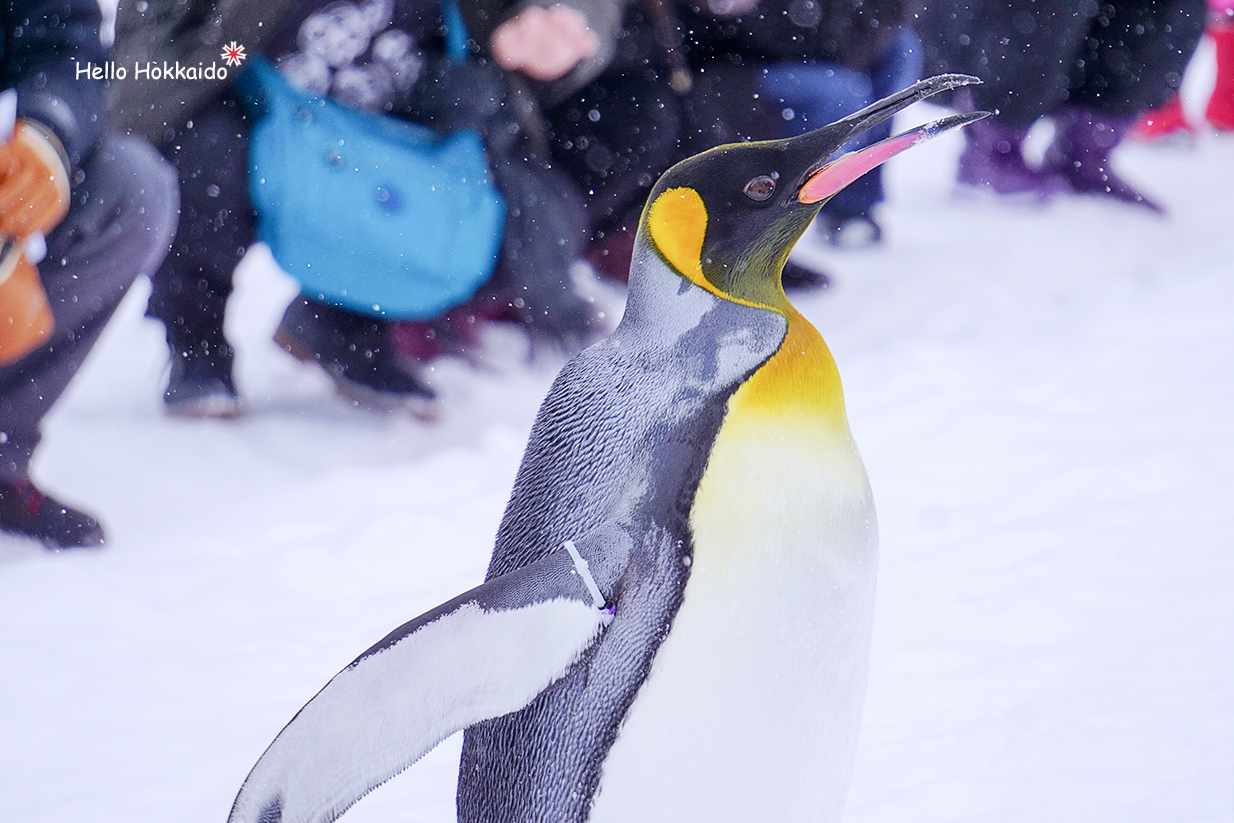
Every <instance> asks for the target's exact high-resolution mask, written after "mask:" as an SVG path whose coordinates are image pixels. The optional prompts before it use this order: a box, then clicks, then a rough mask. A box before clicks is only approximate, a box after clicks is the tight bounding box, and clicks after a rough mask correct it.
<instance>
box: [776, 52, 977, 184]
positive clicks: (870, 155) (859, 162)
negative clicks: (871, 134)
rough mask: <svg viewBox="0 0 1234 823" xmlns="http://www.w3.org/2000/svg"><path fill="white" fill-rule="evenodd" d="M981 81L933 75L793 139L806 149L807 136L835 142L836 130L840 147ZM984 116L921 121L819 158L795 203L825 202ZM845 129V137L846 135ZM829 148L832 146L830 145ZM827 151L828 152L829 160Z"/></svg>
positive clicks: (803, 179)
mask: <svg viewBox="0 0 1234 823" xmlns="http://www.w3.org/2000/svg"><path fill="white" fill-rule="evenodd" d="M980 82H981V80H980V79H979V78H976V77H973V76H971V75H967V74H941V75H939V76H937V77H931V78H929V79H928V80H922V81H921V82H920V83H917V84H916V85H913V86H910V87H909V88H907V89H904V90H903V91H899V92H896V93H895V94H893V95H891V96H890V97H887V98H884V99H883V100H879V101H878V102H877V103H874V104H873V105H871V106H867V107H866V108H864V109H862V110H861V111H859V112H857V113H856V114H852V115H849V116H848V117H846V118H844V119H843V120H840V121H837V122H836V123H833V124H832V125H831V126H828V127H826V128H825V129H820V130H819V131H818V132H811V133H810V134H804V135H802V136H801V137H798V138H795V140H800V141H804V145H803V146H802V148H803V149H804V148H806V147H807V146H809V144H810V142H811V141H810V138H811V137H812V136H813V135H815V134H820V133H821V132H826V133H827V136H828V137H830V138H831V140H833V141H834V139H835V134H836V133H837V132H839V134H840V135H841V136H842V139H841V141H840V142H841V144H843V143H846V142H848V141H849V140H851V139H852V138H853V137H856V136H857V135H858V134H861V133H862V132H864V131H868V130H869V129H872V128H874V127H875V126H877V125H878V124H880V123H882V122H884V121H886V120H887V119H888V118H890V117H892V116H894V115H895V113H896V112H898V111H900V110H901V109H904V108H907V107H908V106H911V105H912V104H913V103H916V102H917V101H919V100H925V99H926V98H927V97H930V96H932V95H935V94H938V93H939V92H942V91H947V90H948V89H954V88H957V87H959V86H969V85H973V84H976V83H980ZM989 116H990V112H987V111H976V112H971V113H969V114H956V115H952V116H951V117H944V118H943V119H941V120H935V121H933V122H931V123H926V124H925V125H924V126H918V127H917V128H915V129H912V130H910V131H906V132H904V133H903V134H898V135H896V136H895V137H889V138H887V139H886V140H883V141H880V142H878V143H875V144H874V145H872V146H866V147H865V148H863V149H858V150H857V151H851V152H849V153H848V154H845V155H842V156H841V157H838V158H836V159H835V160H832V161H830V162H828V161H827V157H823V158H822V159H820V160H819V161H818V162H817V163H816V164H815V165H814V166H812V167H811V168H810V169H808V170H807V171H806V173H805V174H804V175H803V177H802V181H801V183H800V185H799V187H798V190H797V200H798V202H800V203H803V204H812V203H819V202H821V201H823V200H826V199H827V198H828V197H831V196H832V195H833V194H835V193H836V192H838V191H839V190H840V189H842V188H844V187H845V186H847V185H848V184H849V183H852V182H853V181H854V180H856V179H857V178H858V177H860V176H861V175H863V174H865V173H866V172H868V171H869V170H870V169H872V168H875V167H876V166H880V165H882V164H883V163H885V162H887V161H888V160H890V159H891V158H892V157H895V156H896V155H897V154H899V153H900V152H902V151H904V150H905V149H909V148H912V147H913V146H915V145H917V144H918V143H922V142H925V141H926V140H929V139H930V138H931V137H934V136H935V135H938V134H941V133H943V132H945V131H948V130H950V129H954V128H956V127H958V126H963V125H965V124H968V123H972V122H973V121H974V120H980V119H982V118H983V117H989ZM846 130H847V133H845V131H846ZM831 145H832V146H834V145H835V144H834V142H832V143H831ZM830 153H831V152H828V156H829V155H830Z"/></svg>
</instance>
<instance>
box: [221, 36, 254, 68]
mask: <svg viewBox="0 0 1234 823" xmlns="http://www.w3.org/2000/svg"><path fill="white" fill-rule="evenodd" d="M246 57H248V55H247V54H245V53H244V46H238V45H236V41H235V40H232V41H231V43H230V44H228V45H226V46H224V47H223V60H224V61H225V62H226V63H227V65H229V66H238V65H240V64H241V63H243V62H244V58H246Z"/></svg>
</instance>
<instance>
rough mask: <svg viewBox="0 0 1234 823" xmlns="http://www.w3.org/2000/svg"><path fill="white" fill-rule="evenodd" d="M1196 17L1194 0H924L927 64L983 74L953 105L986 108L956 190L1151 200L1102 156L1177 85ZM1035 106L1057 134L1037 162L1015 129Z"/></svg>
mask: <svg viewBox="0 0 1234 823" xmlns="http://www.w3.org/2000/svg"><path fill="white" fill-rule="evenodd" d="M1204 19H1205V5H1204V0H1113V1H1112V2H1098V0H1050V1H1049V2H1034V0H1012V2H1000V3H994V2H984V1H983V0H931V1H930V2H929V3H927V4H926V6H925V8H924V9H923V11H922V12H921V15H920V18H919V22H918V31H919V33H920V34H921V37H922V41H923V43H924V46H925V55H926V71H927V72H931V73H932V72H936V71H952V72H964V73H968V74H975V75H977V76H978V77H980V78H981V79H982V80H983V81H985V82H984V84H983V85H980V86H974V87H971V88H970V89H967V90H965V92H964V93H962V94H960V95H957V97H956V98H955V99H954V101H953V102H954V105H955V106H956V107H957V108H960V109H973V108H976V109H984V110H988V111H993V112H995V113H996V116H994V117H990V118H986V119H985V120H982V121H980V122H978V123H974V124H973V125H972V127H970V128H967V129H965V130H964V138H965V149H964V153H963V154H962V155H961V157H960V162H959V169H958V171H957V175H956V179H957V183H958V185H959V186H960V189H961V191H970V192H983V191H984V192H992V193H994V194H996V195H1000V196H1006V197H1015V198H1020V199H1026V200H1030V201H1043V200H1046V199H1048V198H1050V197H1052V196H1054V195H1058V194H1071V193H1075V194H1091V195H1096V196H1099V197H1107V198H1111V199H1114V200H1118V201H1121V202H1125V203H1132V204H1137V205H1140V206H1144V207H1147V208H1149V209H1151V210H1153V211H1158V212H1159V211H1161V208H1160V206H1158V205H1157V204H1156V203H1154V202H1153V201H1152V200H1150V199H1148V198H1147V197H1145V196H1144V195H1143V194H1142V193H1141V192H1140V191H1139V190H1138V188H1136V187H1135V186H1134V185H1132V184H1131V183H1129V182H1128V181H1126V180H1124V179H1123V178H1122V177H1121V176H1120V175H1119V174H1118V173H1117V172H1116V171H1115V170H1114V169H1113V167H1112V165H1111V157H1112V155H1113V153H1114V150H1115V149H1116V148H1117V147H1118V145H1119V143H1121V142H1122V140H1123V138H1124V137H1126V136H1127V134H1128V132H1129V131H1130V130H1131V128H1132V126H1133V125H1134V124H1135V123H1136V120H1137V119H1138V118H1139V116H1140V115H1141V114H1142V113H1143V112H1144V111H1146V110H1148V109H1151V108H1154V107H1157V106H1160V105H1162V104H1163V103H1165V101H1166V100H1167V99H1169V97H1170V96H1171V95H1174V94H1176V93H1177V92H1178V88H1179V86H1180V85H1181V83H1182V78H1183V73H1184V71H1185V70H1186V67H1187V63H1188V61H1189V60H1190V59H1191V55H1192V54H1193V53H1194V52H1195V48H1196V44H1197V43H1198V41H1199V38H1200V35H1201V33H1202V32H1203V29H1204ZM1043 117H1049V118H1051V119H1052V120H1053V121H1054V126H1055V136H1054V142H1053V144H1052V145H1051V146H1050V148H1049V150H1048V151H1047V153H1046V156H1045V160H1044V163H1043V164H1042V165H1040V166H1035V165H1032V164H1030V163H1029V161H1028V160H1027V159H1026V158H1025V156H1024V152H1023V145H1024V138H1025V137H1026V135H1027V134H1028V131H1029V129H1030V128H1031V127H1032V125H1033V124H1034V123H1036V122H1037V121H1038V120H1039V119H1041V118H1043Z"/></svg>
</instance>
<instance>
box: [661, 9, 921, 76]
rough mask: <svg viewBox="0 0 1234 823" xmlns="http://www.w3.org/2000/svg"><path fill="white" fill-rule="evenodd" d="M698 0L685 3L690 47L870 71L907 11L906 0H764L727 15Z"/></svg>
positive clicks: (699, 53)
mask: <svg viewBox="0 0 1234 823" xmlns="http://www.w3.org/2000/svg"><path fill="white" fill-rule="evenodd" d="M711 5H718V4H708V3H706V2H698V0H686V2H682V3H681V6H680V8H681V10H680V16H681V23H682V25H683V27H684V29H685V32H686V37H685V40H686V49H687V51H688V52H689V54H690V61H691V63H694V64H696V65H698V64H703V63H706V62H709V61H713V60H724V61H728V62H732V61H733V60H734V58H736V59H739V60H740V61H742V62H746V63H782V62H800V61H811V62H813V61H818V60H825V61H829V62H835V63H840V64H841V65H843V66H846V67H847V68H850V69H854V70H856V71H869V70H870V69H871V68H872V67H873V66H874V65H875V64H877V63H878V62H879V61H880V60H881V59H882V58H883V57H884V56H885V55H886V53H887V50H888V49H889V48H890V47H891V44H892V43H893V42H894V41H895V39H896V36H897V35H898V34H899V32H900V29H901V28H902V26H903V22H904V20H905V17H906V14H907V4H906V3H905V2H904V0H761V1H760V2H759V3H758V5H757V6H755V7H754V8H753V9H752V10H750V11H749V12H746V13H744V14H742V15H740V16H737V17H725V16H723V15H721V14H718V13H717V12H716V11H715V10H713V9H712V7H711Z"/></svg>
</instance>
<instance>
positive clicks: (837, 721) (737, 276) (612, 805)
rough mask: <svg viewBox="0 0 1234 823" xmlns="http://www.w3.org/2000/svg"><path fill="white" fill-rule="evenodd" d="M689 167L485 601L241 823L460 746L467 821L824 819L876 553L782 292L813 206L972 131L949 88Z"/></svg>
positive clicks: (544, 445) (286, 773) (282, 779)
mask: <svg viewBox="0 0 1234 823" xmlns="http://www.w3.org/2000/svg"><path fill="white" fill-rule="evenodd" d="M975 82H979V81H977V80H976V78H972V77H966V76H962V75H944V76H940V77H935V78H931V79H929V80H925V81H922V82H921V83H918V84H916V85H915V86H912V87H911V88H908V89H905V90H904V91H901V92H899V93H897V94H895V95H892V96H891V97H888V98H887V99H885V100H882V101H880V102H878V103H875V104H874V105H872V106H870V107H868V108H866V109H863V110H862V111H860V112H857V113H856V114H853V115H851V116H849V117H847V118H845V119H843V120H840V121H838V122H836V123H833V124H831V125H828V126H825V127H823V128H821V129H818V130H816V131H813V132H810V133H808V134H805V135H801V136H798V137H794V138H790V139H786V140H775V141H767V142H755V143H744V144H735V145H729V146H722V147H719V148H716V149H712V150H710V151H708V152H705V153H703V154H701V155H697V156H695V157H692V158H689V159H687V160H685V161H682V162H681V163H679V164H678V165H676V166H674V167H673V168H672V169H670V170H669V171H668V172H666V173H665V174H664V175H663V177H662V178H661V179H660V180H659V181H658V182H657V184H656V185H655V186H654V187H653V189H652V191H651V194H650V196H649V198H648V202H647V206H646V207H645V209H644V211H643V215H642V219H641V223H640V226H639V232H638V238H637V241H636V245H635V253H634V258H633V262H632V266H631V274H630V288H629V295H628V299H627V305H626V311H625V314H624V316H623V317H622V320H621V322H620V323H619V324H618V326H617V328H616V329H615V330H614V331H613V333H612V334H611V335H610V336H609V337H607V338H605V339H604V340H601V341H600V342H598V343H596V344H595V345H593V346H592V347H590V348H588V349H587V350H585V351H584V352H582V353H581V354H579V355H578V356H576V357H575V358H574V359H572V360H571V361H570V362H569V363H567V364H566V366H565V367H564V368H563V369H562V371H561V373H560V374H559V375H558V376H557V378H556V379H555V380H554V382H553V385H552V387H551V389H550V390H549V393H548V396H547V397H546V399H545V400H544V403H543V405H542V406H541V408H540V411H539V414H538V416H537V418H536V422H535V424H534V426H533V429H532V432H531V436H530V439H529V442H528V444H527V450H526V452H525V454H524V457H523V460H522V463H521V465H520V468H519V471H518V475H517V477H516V480H515V484H514V490H513V493H512V495H511V498H510V501H509V503H508V505H507V508H506V511H505V515H504V518H503V520H502V522H501V526H500V528H499V531H498V534H497V539H496V545H495V550H494V553H493V557H492V561H491V563H490V566H489V569H488V574H487V578H486V581H485V582H484V583H483V584H482V585H480V586H478V587H477V588H475V589H472V590H471V591H469V592H467V593H465V594H463V595H460V596H459V597H457V598H455V599H454V600H451V601H450V602H448V603H445V604H444V605H442V606H439V607H438V608H436V609H433V610H432V611H430V612H428V613H426V614H423V615H421V616H420V617H417V618H415V619H414V620H412V621H410V622H409V623H406V624H405V625H403V626H400V627H399V628H397V629H395V630H394V631H393V632H391V633H390V634H389V635H388V636H386V637H385V638H384V639H382V640H381V641H379V642H378V643H377V644H376V645H374V646H373V647H372V648H370V649H368V650H367V651H365V652H364V653H363V654H361V655H360V657H358V658H357V659H356V660H355V661H354V662H353V663H352V664H351V665H349V666H348V667H347V668H346V669H344V670H343V671H342V672H340V673H339V674H338V675H336V676H335V677H334V678H333V679H332V680H331V681H330V682H329V683H328V684H327V685H326V686H325V687H324V688H323V689H322V690H321V691H320V692H318V694H317V695H316V696H315V697H314V698H313V699H312V700H311V701H310V702H309V703H308V704H306V705H305V706H304V708H302V709H301V710H300V712H299V713H298V714H296V716H295V717H294V718H293V719H292V721H291V722H290V723H289V724H288V725H287V726H286V727H285V728H284V729H283V731H282V732H281V733H280V734H279V735H278V737H277V738H275V740H274V742H273V743H271V744H270V746H269V748H268V749H267V750H266V751H265V753H264V754H263V755H262V756H261V758H260V759H259V760H258V762H257V764H256V765H255V766H254V767H253V769H252V771H251V772H250V774H249V776H248V779H247V780H246V781H245V783H244V785H243V786H242V787H241V789H240V793H239V795H238V797H237V798H236V801H235V803H234V805H233V807H232V812H231V817H230V823H328V822H329V821H332V820H334V819H335V818H337V817H338V816H339V815H341V814H342V813H343V812H344V811H345V810H346V809H347V808H348V807H349V806H351V805H352V804H353V803H355V802H356V800H358V799H359V798H360V797H362V796H363V795H365V794H366V793H368V792H369V791H371V790H372V789H373V788H375V787H376V786H378V785H379V784H381V783H383V782H384V781H386V780H388V779H389V778H390V777H392V776H394V775H396V774H398V773H399V772H400V771H402V770H403V769H406V768H407V767H408V766H410V765H411V764H412V763H414V762H415V761H416V760H417V759H418V758H419V757H421V756H422V755H423V754H424V753H425V752H427V751H428V750H430V749H431V748H433V747H434V746H435V745H437V744H438V743H439V742H440V741H441V740H443V739H445V738H446V737H447V736H449V735H450V734H452V733H454V732H456V731H459V730H465V734H464V742H463V753H462V761H461V764H460V768H459V782H458V797H457V806H458V819H459V820H460V821H463V823H582V822H583V821H587V823H683V821H704V820H705V821H708V823H727V822H728V821H732V822H733V823H738V822H740V823H750V822H751V821H776V823H807V821H808V823H826V821H833V820H836V819H838V817H839V816H840V814H841V813H842V810H843V805H844V800H845V794H846V791H847V784H848V781H849V776H850V772H851V770H852V764H853V758H854V753H855V749H856V739H857V732H858V727H859V722H860V715H861V707H862V700H863V697H864V692H865V681H866V669H867V660H868V657H869V646H870V631H871V623H872V616H873V603H874V589H875V579H876V576H877V528H876V525H875V514H874V505H873V500H872V497H871V493H870V486H869V482H868V481H867V478H866V472H865V468H864V467H863V465H862V462H861V458H860V456H859V454H858V451H857V448H856V446H855V445H854V443H853V439H852V436H851V434H850V432H849V426H848V422H847V420H846V417H845V410H844V399H843V393H842V390H841V386H840V378H839V375H838V372H837V370H836V365H835V362H834V360H833V359H832V356H831V354H830V352H829V351H828V349H827V346H826V344H825V343H824V342H823V339H822V337H821V336H819V334H818V332H817V331H815V329H814V328H813V326H811V325H810V323H809V322H808V321H806V319H805V318H804V317H802V316H801V315H800V314H799V313H798V312H797V311H796V310H795V309H794V308H793V307H792V306H791V305H790V304H789V302H788V300H787V299H786V297H785V295H784V291H783V289H782V287H781V284H780V273H781V270H782V268H783V266H784V262H785V260H786V259H787V257H788V254H789V251H790V249H791V248H792V246H793V244H794V243H795V242H796V241H797V239H798V238H799V237H800V236H801V234H802V233H803V232H804V231H805V229H806V227H807V226H808V225H809V223H810V221H811V220H812V219H813V217H814V216H815V214H816V213H817V212H818V210H819V208H820V206H821V204H822V203H823V202H824V201H825V200H826V199H827V198H828V197H830V196H831V195H833V194H835V192H837V191H839V190H840V189H841V188H843V187H844V186H845V185H847V184H848V183H850V182H852V181H853V180H855V179H856V178H857V177H858V176H860V175H861V174H863V173H864V172H866V171H868V170H869V169H871V168H873V167H874V166H877V165H878V164H880V163H882V162H883V161H885V160H887V159H888V158H890V157H892V156H894V155H896V154H898V153H899V152H901V151H903V150H904V149H907V148H909V147H910V146H912V145H915V144H916V143H918V142H921V141H922V140H924V139H926V138H928V137H930V136H933V135H934V134H937V133H939V132H941V131H944V130H946V129H949V128H953V127H955V126H959V125H963V124H964V123H967V122H971V121H972V120H974V119H977V118H979V117H982V116H984V113H973V114H966V115H956V116H952V117H948V118H945V119H943V120H939V121H936V122H934V123H930V124H927V125H925V126H922V127H920V128H916V129H913V130H911V131H909V132H906V133H904V134H901V135H898V136H896V137H892V138H890V139H888V140H885V141H883V142H881V143H877V144H875V145H873V146H869V147H867V148H864V149H861V150H859V151H855V152H850V153H848V154H845V155H842V156H840V157H839V158H838V159H834V160H833V159H831V158H832V157H833V155H835V154H837V153H838V151H839V150H840V148H841V147H842V146H843V145H844V144H845V143H846V142H847V141H848V140H850V139H851V138H852V137H853V136H855V135H857V134H859V133H861V132H863V131H865V130H866V129H869V128H871V127H873V126H874V125H876V124H878V123H881V122H883V121H885V120H886V119H888V118H889V117H891V116H892V115H893V114H895V113H896V112H898V111H899V110H901V109H903V108H904V107H905V106H908V105H909V104H911V103H913V102H916V101H918V100H922V99H924V98H926V97H929V96H930V95H932V94H935V93H937V92H940V91H944V90H947V89H952V88H955V87H957V86H962V85H966V84H969V83H975Z"/></svg>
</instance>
